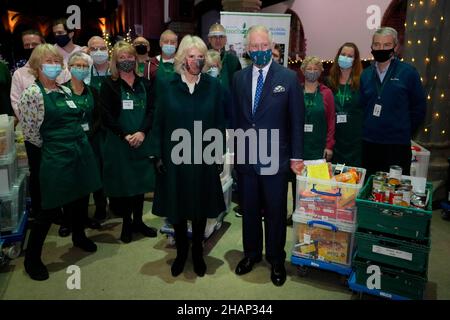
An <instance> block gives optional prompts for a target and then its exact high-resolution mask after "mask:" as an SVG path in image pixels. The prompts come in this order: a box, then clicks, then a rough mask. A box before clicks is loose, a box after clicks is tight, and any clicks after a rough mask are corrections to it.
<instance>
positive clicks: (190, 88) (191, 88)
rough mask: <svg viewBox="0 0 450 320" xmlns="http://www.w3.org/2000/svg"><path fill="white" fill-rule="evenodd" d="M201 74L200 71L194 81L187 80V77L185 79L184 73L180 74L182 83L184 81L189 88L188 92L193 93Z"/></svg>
mask: <svg viewBox="0 0 450 320" xmlns="http://www.w3.org/2000/svg"><path fill="white" fill-rule="evenodd" d="M201 75H202V74H201V73H200V74H199V75H198V78H197V81H195V82H188V81H187V79H186V77H185V75H184V73H182V74H181V81H183V82H184V83H186V85H187V86H188V88H189V93H190V94H193V93H194V89H195V85H196V84H198V83H199V82H200V76H201Z"/></svg>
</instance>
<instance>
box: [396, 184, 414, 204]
mask: <svg viewBox="0 0 450 320" xmlns="http://www.w3.org/2000/svg"><path fill="white" fill-rule="evenodd" d="M399 190H400V191H401V192H402V194H403V201H404V202H405V203H406V204H407V205H408V206H409V205H410V203H411V195H412V190H413V186H412V184H411V180H402V181H401V185H400V187H399Z"/></svg>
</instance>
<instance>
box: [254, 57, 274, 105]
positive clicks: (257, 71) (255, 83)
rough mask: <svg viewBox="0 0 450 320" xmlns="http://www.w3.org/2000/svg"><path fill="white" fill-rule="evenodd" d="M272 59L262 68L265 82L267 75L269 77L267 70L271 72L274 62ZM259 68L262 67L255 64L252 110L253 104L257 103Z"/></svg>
mask: <svg viewBox="0 0 450 320" xmlns="http://www.w3.org/2000/svg"><path fill="white" fill-rule="evenodd" d="M272 61H273V60H272V59H270V62H269V63H268V64H267V65H266V66H265V67H263V68H262V71H263V72H262V73H263V83H264V81H266V77H267V72H269V68H270V65H271V64H272ZM259 70H260V68H258V67H257V66H255V65H253V70H252V106H251V107H252V110H253V106H254V104H255V94H256V85H257V84H258V77H259Z"/></svg>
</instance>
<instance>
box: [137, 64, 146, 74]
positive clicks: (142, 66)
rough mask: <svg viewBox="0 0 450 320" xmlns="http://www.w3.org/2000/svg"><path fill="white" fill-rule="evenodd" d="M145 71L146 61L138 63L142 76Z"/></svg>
mask: <svg viewBox="0 0 450 320" xmlns="http://www.w3.org/2000/svg"><path fill="white" fill-rule="evenodd" d="M144 71H145V62H139V63H138V72H139V74H140V75H141V76H142V75H143V74H144Z"/></svg>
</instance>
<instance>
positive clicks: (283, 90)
mask: <svg viewBox="0 0 450 320" xmlns="http://www.w3.org/2000/svg"><path fill="white" fill-rule="evenodd" d="M285 91H286V89H285V88H284V87H283V86H276V87H275V89H273V93H280V92H285Z"/></svg>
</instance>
